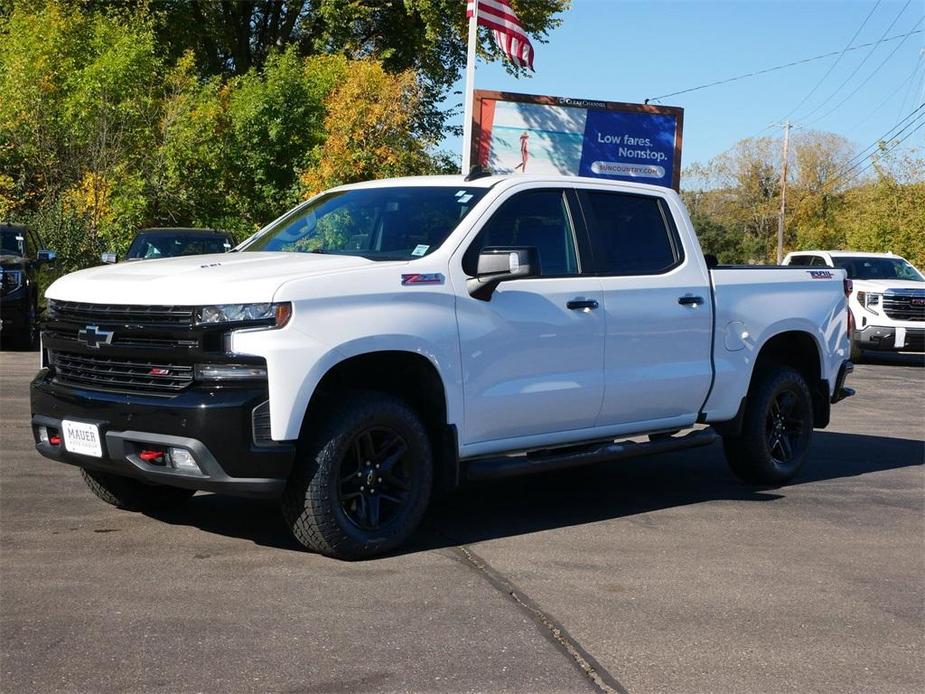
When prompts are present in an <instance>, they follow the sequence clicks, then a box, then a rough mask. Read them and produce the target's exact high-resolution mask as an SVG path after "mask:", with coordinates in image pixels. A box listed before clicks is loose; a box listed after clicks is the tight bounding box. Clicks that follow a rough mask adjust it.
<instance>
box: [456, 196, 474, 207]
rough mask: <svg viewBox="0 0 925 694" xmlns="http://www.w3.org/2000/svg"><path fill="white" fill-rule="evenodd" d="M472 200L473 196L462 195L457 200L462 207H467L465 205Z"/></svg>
mask: <svg viewBox="0 0 925 694" xmlns="http://www.w3.org/2000/svg"><path fill="white" fill-rule="evenodd" d="M471 199H472V196H471V195H460V196H459V198H457V200H458V202H459V203H460V204H461V205H465V204H466V203H467V202H469V201H470V200H471Z"/></svg>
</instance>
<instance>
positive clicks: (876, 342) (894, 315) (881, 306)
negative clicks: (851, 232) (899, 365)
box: [784, 251, 925, 362]
mask: <svg viewBox="0 0 925 694" xmlns="http://www.w3.org/2000/svg"><path fill="white" fill-rule="evenodd" d="M784 265H803V266H809V267H836V268H842V269H843V270H845V271H846V272H847V273H848V279H849V280H851V281H852V283H853V285H854V289H853V291H852V292H851V298H850V301H849V307H850V309H851V314H852V316H853V317H854V331H853V332H852V335H851V359H852V361H855V362H856V361H858V360H859V359H860V358H861V350H863V349H870V350H891V351H896V352H899V351H912V352H921V351H925V277H923V276H922V273H921V272H920V271H919V270H918V269H917V268H916V267H915V266H913V265H912V263H910V262H909V261H908V260H906V259H905V258H901V257H899V256H898V255H893V254H892V253H858V252H855V251H800V252H799V253H790V254H789V255H788V256H787V257H786V258H785V259H784Z"/></svg>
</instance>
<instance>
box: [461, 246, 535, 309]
mask: <svg viewBox="0 0 925 694" xmlns="http://www.w3.org/2000/svg"><path fill="white" fill-rule="evenodd" d="M539 272H540V254H539V251H537V250H536V248H534V247H533V246H511V247H506V248H483V249H482V250H481V252H480V253H479V262H478V266H477V269H476V275H475V277H472V278H470V279H469V280H468V281H467V282H466V289H467V290H468V292H469V295H470V296H472V298H473V299H478V300H479V301H490V300H491V295H492V294H494V292H495V289H496V288H497V287H498V285H499V284H501V283H502V282H508V281H510V280H521V279H526V278H527V277H536V276H537V275H539Z"/></svg>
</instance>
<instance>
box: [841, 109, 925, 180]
mask: <svg viewBox="0 0 925 694" xmlns="http://www.w3.org/2000/svg"><path fill="white" fill-rule="evenodd" d="M922 109H925V102H922V103H921V104H919V106H918V108H916V109H915V110H914V111H912V112H911V113H909V114H908V115H907V116H906V117H905V118H903V119H902V120H903V121H909V122H908V123H906V125H905V126H904V127H902V128H901V129H899V130H898V131H897V130H896V128H897V127H898V124H897V125H896V126H893V127H892V128H890V129H889V130H888V131H887V132H886V133H884V134H883V135H882V136H880V137H878V138H877V139H876V140H875V141H874V142H873V143H872V144H869V145H867V147H865V148H864V149H862V150H861V151H860V152H858V154H856V155H855V156H853V157H852V158H851V159H849V160H848V161H847V162H845V165H844V166H843V167H842V169H841V170H840V171H837V172H836V173H835V175H834V176H833V177H832V178H831V179H829V185H830V186H833V187H834V186H835V185H838V184H839V183H841V182H845V181H850V180H853V179H854V178H857V177H858V176H859V175H860V174H861V172H863V171H866V170H867V169H868V168H870V166H869V165H868V166H865V167H864V168H863V169H861V171H859V172H858V173H856V174H854V175H853V176H851V177H850V178H848V179H845V176H847V175H848V174H849V173H851V172H852V171H853V170H854V169H856V168H857V167H859V166H860V165H861V164H863V163H864V162H865V161H867V160H869V159H870V158H871V157H873V156H875V155H876V154H877V152H876V151H873V152H870V153H869V154H865V152H867V151H868V150H870V149H872V148H875V147H878V146H882V145H883V143H885V142H888V143H889V146H888V147H887V148H886V149H882V151H883V152H884V153H885V152H889V151H892V150H893V149H895V148H896V147H898V146H899V145H900V144H902V143H903V142H905V141H906V140H907V139H909V137H911V136H912V135H913V134H914V133H915V132H916V131H917V130H918V129H919V128H921V127H922V126H923V125H925V120H923V117H925V111H923V110H922ZM920 112H921V113H920ZM916 113H918V114H919V115H917V116H916V115H915V114H916ZM913 116H915V118H913ZM910 119H911V120H910ZM917 121H921V123H919V124H918V125H917V126H916V127H915V128H914V129H913V130H912V132H910V133H908V134H907V135H905V137H902V138H900V139H898V140H897V139H896V138H899V136H900V135H902V134H903V133H904V132H905V131H906V130H908V129H909V128H911V127H912V126H913V125H915V124H916V122H917ZM894 131H895V132H894ZM852 162H853V163H852Z"/></svg>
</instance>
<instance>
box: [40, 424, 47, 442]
mask: <svg viewBox="0 0 925 694" xmlns="http://www.w3.org/2000/svg"><path fill="white" fill-rule="evenodd" d="M39 443H48V427H39Z"/></svg>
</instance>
